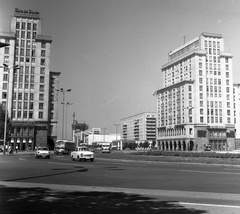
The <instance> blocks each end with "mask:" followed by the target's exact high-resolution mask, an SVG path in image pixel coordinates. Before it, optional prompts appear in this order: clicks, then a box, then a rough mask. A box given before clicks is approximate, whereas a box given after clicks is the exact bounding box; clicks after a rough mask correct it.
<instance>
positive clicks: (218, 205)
mask: <svg viewBox="0 0 240 214" xmlns="http://www.w3.org/2000/svg"><path fill="white" fill-rule="evenodd" d="M178 204H180V205H192V206H205V207H222V208H237V209H240V206H234V205H222V204H200V203H187V202H178Z"/></svg>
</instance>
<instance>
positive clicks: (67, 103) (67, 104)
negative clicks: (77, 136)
mask: <svg viewBox="0 0 240 214" xmlns="http://www.w3.org/2000/svg"><path fill="white" fill-rule="evenodd" d="M69 105H73V103H70V102H66V127H65V138H66V140H67V107H68V106H69Z"/></svg>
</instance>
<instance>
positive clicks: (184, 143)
mask: <svg viewBox="0 0 240 214" xmlns="http://www.w3.org/2000/svg"><path fill="white" fill-rule="evenodd" d="M182 150H183V151H186V142H185V141H183V148H182Z"/></svg>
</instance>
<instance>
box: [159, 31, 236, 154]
mask: <svg viewBox="0 0 240 214" xmlns="http://www.w3.org/2000/svg"><path fill="white" fill-rule="evenodd" d="M232 57H233V56H232V54H231V53H228V52H225V50H224V39H223V37H222V35H220V34H213V33H202V34H201V35H200V36H198V37H196V38H195V39H193V40H191V41H189V42H187V43H185V44H184V45H182V46H181V47H179V48H177V49H175V50H174V51H171V52H170V53H169V56H168V58H169V61H168V63H166V64H165V65H163V66H162V77H163V78H162V79H163V82H162V85H163V88H162V89H159V90H157V91H156V92H155V95H156V98H157V145H158V147H159V148H160V149H161V150H181V151H185V150H190V151H203V150H204V149H205V148H206V147H209V146H210V147H211V148H212V150H231V149H234V147H235V122H234V102H233V76H232V75H233V74H232Z"/></svg>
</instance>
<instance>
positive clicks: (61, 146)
mask: <svg viewBox="0 0 240 214" xmlns="http://www.w3.org/2000/svg"><path fill="white" fill-rule="evenodd" d="M75 146H76V145H75V142H73V141H69V140H57V141H56V143H55V148H54V152H55V153H56V154H57V155H58V154H70V153H71V152H72V151H74V150H75Z"/></svg>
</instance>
